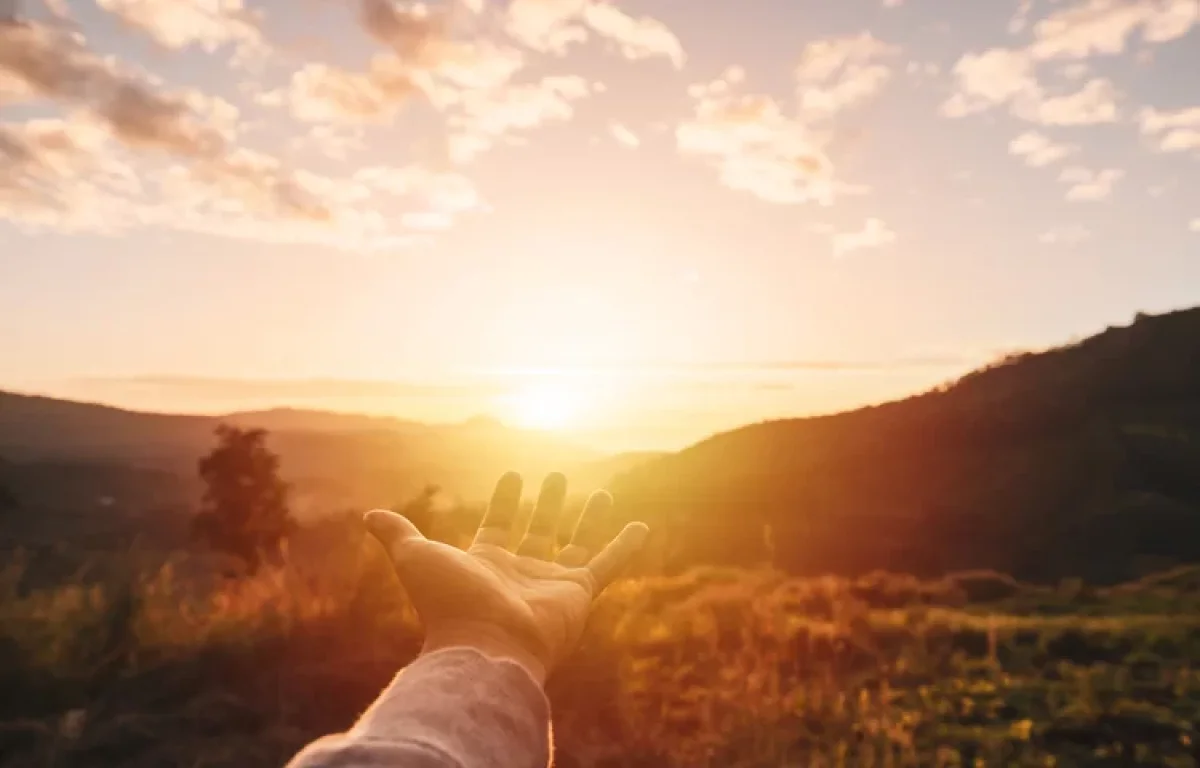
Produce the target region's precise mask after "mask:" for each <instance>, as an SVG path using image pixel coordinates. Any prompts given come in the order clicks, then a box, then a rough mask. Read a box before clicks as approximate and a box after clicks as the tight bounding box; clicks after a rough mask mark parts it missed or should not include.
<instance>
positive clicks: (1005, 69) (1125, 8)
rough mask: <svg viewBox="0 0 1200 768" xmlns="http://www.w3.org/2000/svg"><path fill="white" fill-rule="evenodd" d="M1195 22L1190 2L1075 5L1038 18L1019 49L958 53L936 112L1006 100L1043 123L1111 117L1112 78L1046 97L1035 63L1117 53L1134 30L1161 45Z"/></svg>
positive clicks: (956, 112)
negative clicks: (950, 89)
mask: <svg viewBox="0 0 1200 768" xmlns="http://www.w3.org/2000/svg"><path fill="white" fill-rule="evenodd" d="M1029 8H1030V4H1029V3H1023V4H1022V7H1021V12H1020V13H1019V14H1018V18H1017V19H1016V20H1014V21H1016V22H1017V23H1016V24H1015V25H1014V28H1013V30H1012V31H1014V32H1020V31H1022V30H1023V29H1024V26H1025V18H1026V17H1027V15H1028V11H1029ZM1197 24H1200V2H1197V1H1196V0H1081V1H1079V2H1074V3H1072V4H1070V5H1069V6H1067V7H1065V8H1062V9H1061V10H1058V11H1055V12H1053V13H1051V14H1050V15H1049V16H1047V17H1046V18H1044V19H1042V20H1041V21H1039V22H1038V23H1037V24H1036V25H1035V26H1034V28H1033V39H1032V41H1031V42H1030V43H1029V44H1028V45H1027V46H1025V47H1021V48H993V49H991V50H988V51H983V52H982V53H968V54H966V55H964V56H963V57H962V58H960V59H959V61H958V63H957V64H956V65H955V70H954V71H955V75H956V79H957V83H956V86H957V87H956V91H955V93H953V94H952V95H951V97H950V98H949V99H947V100H946V101H945V102H944V103H943V105H942V113H943V114H944V115H946V116H948V117H963V116H965V115H969V114H973V113H976V112H982V111H984V110H986V109H990V108H993V107H997V106H1001V105H1005V104H1010V105H1011V106H1012V111H1013V113H1014V114H1015V115H1017V116H1018V117H1021V118H1022V119H1025V120H1030V121H1033V122H1039V123H1043V124H1048V125H1091V124H1094V123H1101V122H1113V121H1114V120H1116V118H1117V110H1116V103H1115V102H1116V95H1117V94H1116V92H1115V89H1114V88H1113V87H1112V84H1111V83H1109V82H1108V81H1107V80H1104V79H1093V80H1091V81H1090V82H1088V83H1087V84H1086V85H1085V86H1084V88H1083V89H1082V90H1080V91H1078V92H1077V93H1074V94H1069V95H1066V96H1058V97H1047V96H1046V95H1045V93H1044V89H1043V87H1042V85H1041V84H1040V83H1039V81H1038V77H1037V71H1036V70H1037V66H1038V64H1040V63H1043V62H1049V61H1076V63H1078V62H1077V60H1083V59H1088V58H1090V57H1093V56H1101V55H1105V56H1113V55H1117V54H1121V53H1124V52H1125V50H1126V48H1127V46H1128V44H1129V41H1130V40H1131V39H1132V38H1133V36H1134V34H1135V33H1136V32H1138V31H1140V33H1141V39H1142V41H1143V42H1145V43H1147V44H1157V43H1165V42H1168V41H1171V40H1176V39H1178V38H1181V37H1183V36H1184V35H1186V34H1187V33H1188V32H1189V31H1190V30H1191V29H1192V27H1193V26H1195V25H1197ZM1068 72H1070V71H1069V70H1068ZM1075 74H1076V75H1078V74H1079V71H1078V69H1077V68H1076V70H1075Z"/></svg>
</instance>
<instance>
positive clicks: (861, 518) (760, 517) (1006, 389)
mask: <svg viewBox="0 0 1200 768" xmlns="http://www.w3.org/2000/svg"><path fill="white" fill-rule="evenodd" d="M614 492H615V493H616V494H617V496H618V498H620V500H621V507H620V508H621V509H622V510H623V511H624V513H626V514H627V515H629V516H630V517H639V518H643V519H646V520H648V521H649V522H650V523H651V527H652V529H653V530H654V538H655V542H654V545H653V546H652V548H651V556H652V559H653V560H654V562H655V565H656V567H664V568H666V569H668V570H672V569H678V568H682V567H685V566H686V565H689V564H692V563H697V562H705V563H713V562H718V563H722V562H723V563H730V564H748V563H755V562H762V561H764V560H769V561H773V562H774V563H775V564H776V565H777V566H779V567H782V568H785V569H787V570H789V571H794V572H798V573H805V574H818V573H829V572H833V573H862V572H866V571H871V570H875V569H888V570H893V571H898V572H906V573H915V574H926V575H933V574H939V573H944V572H946V571H950V570H955V569H967V568H995V569H998V570H1003V571H1007V572H1011V573H1016V574H1018V575H1021V576H1025V577H1028V578H1035V579H1051V580H1052V579H1056V578H1060V577H1064V576H1085V577H1087V578H1089V579H1096V580H1114V579H1119V578H1125V577H1128V576H1133V575H1136V574H1138V573H1140V572H1142V571H1144V570H1148V569H1151V568H1156V567H1162V566H1164V565H1169V564H1172V563H1175V562H1181V561H1200V309H1191V310H1184V311H1178V312H1173V313H1170V314H1165V315H1160V316H1148V315H1139V316H1138V317H1137V318H1136V320H1135V321H1134V322H1133V323H1132V324H1131V325H1130V326H1128V327H1119V328H1109V329H1108V330H1106V331H1104V332H1103V333H1100V334H1098V335H1096V336H1093V337H1091V338H1088V339H1086V340H1084V341H1081V342H1079V343H1076V344H1071V345H1068V346H1064V347H1061V348H1058V349H1053V350H1050V351H1047V352H1042V353H1037V354H1033V353H1029V354H1022V355H1016V356H1012V357H1009V358H1007V359H1005V360H1003V361H1000V362H998V363H996V364H994V365H991V366H988V367H986V368H984V369H982V370H978V371H975V372H974V373H971V374H968V375H967V376H964V377H963V378H962V379H961V380H959V381H957V382H955V383H953V384H950V385H947V386H944V387H941V388H939V389H938V390H936V391H932V392H928V393H925V394H922V395H918V396H915V397H911V398H908V399H906V400H902V401H899V402H893V403H887V404H884V405H879V406H876V407H870V408H863V409H860V410H856V411H852V412H848V413H841V414H836V415H831V416H823V417H819V418H806V419H788V420H782V421H773V422H768V423H762V424H755V425H751V426H746V427H743V428H741V429H737V430H734V431H732V432H729V433H726V434H721V435H717V436H714V437H712V438H709V439H707V440H705V441H703V442H701V443H699V444H697V445H694V446H692V447H690V448H688V449H686V450H684V451H681V452H679V453H677V454H672V455H669V456H664V457H662V458H659V459H656V460H653V461H649V462H645V463H643V464H641V465H639V466H638V467H636V468H635V469H633V470H632V471H630V472H628V473H626V474H625V475H624V476H622V477H620V478H618V479H617V480H616V481H615V482H614Z"/></svg>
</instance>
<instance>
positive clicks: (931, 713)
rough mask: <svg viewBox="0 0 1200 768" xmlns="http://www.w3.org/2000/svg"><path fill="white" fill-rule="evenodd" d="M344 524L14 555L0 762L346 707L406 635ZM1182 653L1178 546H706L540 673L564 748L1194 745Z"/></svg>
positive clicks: (1193, 627) (1188, 659) (1188, 631)
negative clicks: (324, 554)
mask: <svg viewBox="0 0 1200 768" xmlns="http://www.w3.org/2000/svg"><path fill="white" fill-rule="evenodd" d="M339 530H341V532H342V533H343V534H344V535H343V536H342V538H341V540H340V544H339V545H338V548H339V552H340V554H339V555H338V557H340V558H341V561H340V562H339V563H337V564H336V567H334V563H332V562H325V563H323V564H322V565H321V566H320V569H319V570H314V569H312V568H311V566H310V567H309V569H308V570H302V569H301V568H300V567H299V566H292V565H284V566H281V567H270V568H264V569H263V570H262V571H260V572H259V574H257V575H256V576H255V577H253V578H251V579H246V580H240V581H230V582H221V581H210V580H206V579H204V578H199V577H197V576H196V575H195V574H196V573H202V572H203V571H204V569H203V568H201V569H199V570H196V569H194V568H192V565H193V564H191V563H189V562H188V561H177V562H174V563H170V564H168V565H167V566H165V567H163V568H161V569H158V570H156V571H153V572H150V573H147V574H143V575H141V576H139V577H137V578H135V579H129V580H125V581H110V582H108V583H96V584H90V585H89V584H86V583H73V584H69V585H64V586H60V587H45V588H36V589H34V588H27V587H26V586H24V585H23V580H24V579H23V571H22V569H21V568H20V567H19V566H14V567H11V568H9V569H8V571H7V572H6V573H5V574H4V575H3V580H2V584H0V588H2V589H3V590H4V594H3V596H2V597H0V606H2V608H0V612H2V615H0V687H2V689H3V690H4V691H5V695H4V697H3V699H2V701H0V755H5V756H7V757H6V758H5V759H3V760H2V761H0V764H3V765H5V766H42V765H46V766H49V765H54V766H60V767H61V766H93V765H106V764H120V765H129V766H196V765H205V766H223V765H228V766H234V765H237V766H257V765H261V766H278V765H280V764H282V763H283V762H284V761H286V759H287V758H288V757H289V756H290V755H291V754H292V753H293V752H294V751H296V750H297V749H298V748H299V747H300V746H302V745H303V744H304V743H305V742H306V741H307V740H309V739H311V738H313V737H315V736H317V735H320V734H322V733H324V732H327V731H331V730H336V729H341V728H344V727H346V726H348V725H349V724H350V723H351V722H352V721H353V719H354V717H355V715H356V714H357V713H358V712H359V711H361V710H362V709H363V708H364V707H365V706H366V704H367V703H369V701H370V700H371V699H372V698H373V697H374V695H375V694H376V693H377V692H378V691H379V690H380V689H381V688H382V686H383V685H385V684H386V683H387V681H388V680H389V678H390V676H391V675H392V674H393V673H394V672H395V670H396V669H397V668H399V667H400V666H401V665H402V664H404V663H405V662H406V661H407V660H408V659H410V658H411V657H412V655H413V654H414V653H415V651H416V649H417V646H418V635H417V633H416V630H415V627H414V618H413V615H412V613H411V610H410V609H409V608H408V607H407V605H406V603H405V601H404V598H403V595H402V593H401V592H400V590H399V587H398V586H397V585H396V583H395V581H394V579H393V578H391V577H390V575H389V574H388V573H387V565H386V563H385V562H384V558H383V554H382V552H380V551H378V550H377V548H376V547H375V545H374V544H372V543H368V542H366V541H363V540H362V539H360V538H359V536H360V535H361V533H360V532H358V531H356V530H355V528H354V527H353V526H344V527H342V528H341V529H339ZM327 533H328V532H326V534H327ZM324 538H325V540H326V541H330V540H331V537H329V536H328V535H325V536H324ZM292 561H294V562H297V563H299V562H305V563H306V565H308V563H307V561H302V560H301V558H299V557H293V558H292ZM189 573H192V574H193V575H192V576H188V575H187V574H189ZM1197 658H1200V569H1195V568H1193V569H1180V570H1176V571H1173V572H1170V573H1165V574H1161V575H1159V576H1156V577H1154V578H1148V579H1145V580H1143V581H1140V582H1135V583H1130V584H1126V585H1121V586H1118V587H1113V588H1108V589H1087V588H1084V587H1081V585H1079V584H1078V583H1064V584H1062V585H1060V586H1057V587H1033V586H1029V585H1022V584H1018V583H1016V582H1014V581H1012V580H1011V579H1009V578H1007V577H1004V576H1002V575H1000V574H989V573H982V572H976V573H971V574H962V575H957V576H951V577H947V578H944V579H939V580H936V581H918V580H917V579H915V578H912V577H907V576H895V575H887V574H882V573H876V574H871V575H869V576H865V577H862V578H859V579H854V580H847V579H837V578H823V579H808V580H805V579H796V578H790V577H786V576H784V575H782V574H779V573H777V572H770V571H737V570H720V569H700V570H695V571H691V572H689V573H687V574H684V575H681V576H678V577H674V578H652V579H643V580H632V581H626V582H623V583H619V584H618V585H617V586H616V587H615V588H614V589H613V591H612V592H611V593H610V594H608V595H606V596H605V597H604V598H603V599H602V601H601V602H600V604H599V605H598V608H597V611H596V614H595V616H594V618H593V621H592V622H591V625H590V627H589V630H588V633H587V635H586V637H585V640H584V642H583V644H582V646H581V649H580V651H579V652H578V653H577V654H576V655H575V657H573V658H572V659H571V660H570V661H569V663H568V664H566V665H565V667H564V668H562V669H561V670H560V671H559V672H558V673H557V674H556V676H555V677H554V678H553V679H552V681H551V683H550V686H549V690H550V695H551V699H552V701H553V704H554V714H555V734H556V737H557V740H558V745H559V748H558V762H557V764H558V765H560V766H566V767H568V768H569V767H572V766H703V765H714V766H763V768H766V767H767V766H772V767H774V766H782V765H821V764H824V765H835V764H843V765H868V764H869V765H897V766H899V765H917V764H920V765H938V764H940V765H974V764H979V765H989V766H991V765H1051V764H1056V765H1118V764H1119V765H1178V766H1194V765H1197V764H1198V760H1200V751H1198V750H1197V747H1196V745H1195V740H1196V738H1197V737H1198V736H1200V734H1197V733H1196V726H1195V725H1194V724H1195V723H1196V722H1198V721H1200V669H1198V668H1196V667H1195V666H1194V661H1193V660H1194V659H1197ZM1055 760H1057V762H1054V761H1055Z"/></svg>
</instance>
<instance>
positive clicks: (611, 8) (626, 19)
mask: <svg viewBox="0 0 1200 768" xmlns="http://www.w3.org/2000/svg"><path fill="white" fill-rule="evenodd" d="M583 19H584V21H586V22H587V24H588V26H589V27H591V28H592V29H593V30H595V32H596V33H597V34H598V35H600V36H602V37H605V38H607V39H609V40H611V41H612V42H613V43H615V44H616V45H617V47H618V48H620V50H621V53H622V54H623V55H624V56H625V58H628V59H648V58H653V57H656V56H660V57H662V58H665V59H667V60H668V61H670V62H671V63H672V64H673V65H674V66H675V68H676V69H680V68H681V67H683V62H684V59H685V56H684V52H683V45H682V44H681V43H680V42H679V38H678V37H676V36H675V33H674V32H672V31H671V30H670V29H669V28H668V27H667V25H666V24H663V23H662V22H661V21H658V20H657V19H652V18H650V17H648V16H642V17H639V18H634V17H632V16H629V15H628V14H626V13H625V12H623V11H621V10H620V9H619V8H617V6H615V5H613V4H612V3H598V2H593V3H588V4H587V5H586V6H585V7H584V12H583Z"/></svg>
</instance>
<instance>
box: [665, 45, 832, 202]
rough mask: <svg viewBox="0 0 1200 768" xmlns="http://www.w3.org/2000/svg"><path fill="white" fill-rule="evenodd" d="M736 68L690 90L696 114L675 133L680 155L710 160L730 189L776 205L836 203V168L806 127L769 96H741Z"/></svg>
mask: <svg viewBox="0 0 1200 768" xmlns="http://www.w3.org/2000/svg"><path fill="white" fill-rule="evenodd" d="M742 78H743V74H742V72H741V71H740V70H738V69H736V68H734V69H731V70H729V71H727V72H726V73H725V75H724V76H723V77H722V78H719V79H717V80H715V81H713V82H711V83H705V84H700V85H694V86H692V87H691V88H690V89H689V92H690V94H691V96H692V97H693V99H695V101H696V105H695V113H694V115H693V116H692V117H691V118H690V119H687V120H684V121H683V122H682V123H680V124H679V126H678V127H677V128H676V131H675V140H676V144H677V146H678V148H679V151H680V152H682V153H684V154H688V155H696V156H698V157H702V158H704V159H706V160H708V161H709V162H710V163H711V164H712V165H713V166H714V167H715V168H716V169H717V171H718V173H719V174H720V178H721V181H722V182H723V183H724V184H725V185H726V186H728V187H729V188H730V189H734V190H738V191H742V192H748V193H750V194H753V195H755V196H757V197H758V198H760V199H762V200H765V201H767V202H771V203H779V204H796V203H803V202H807V201H809V200H815V201H817V202H821V203H829V202H831V201H832V199H833V194H834V183H833V168H832V164H831V163H830V161H829V159H828V158H827V157H826V156H825V154H824V153H823V152H822V151H821V149H820V147H819V146H818V145H817V143H816V141H815V140H814V139H813V137H812V136H811V134H810V132H809V130H808V129H807V127H806V126H805V125H804V124H803V123H801V122H800V121H799V120H796V119H794V118H790V117H788V116H786V115H785V114H784V113H783V110H782V109H781V108H780V106H779V104H778V103H777V102H776V101H775V100H774V99H773V98H771V97H770V96H766V95H761V94H754V95H738V94H735V93H734V92H733V91H734V86H735V85H736V84H737V83H740V82H741V80H742Z"/></svg>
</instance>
